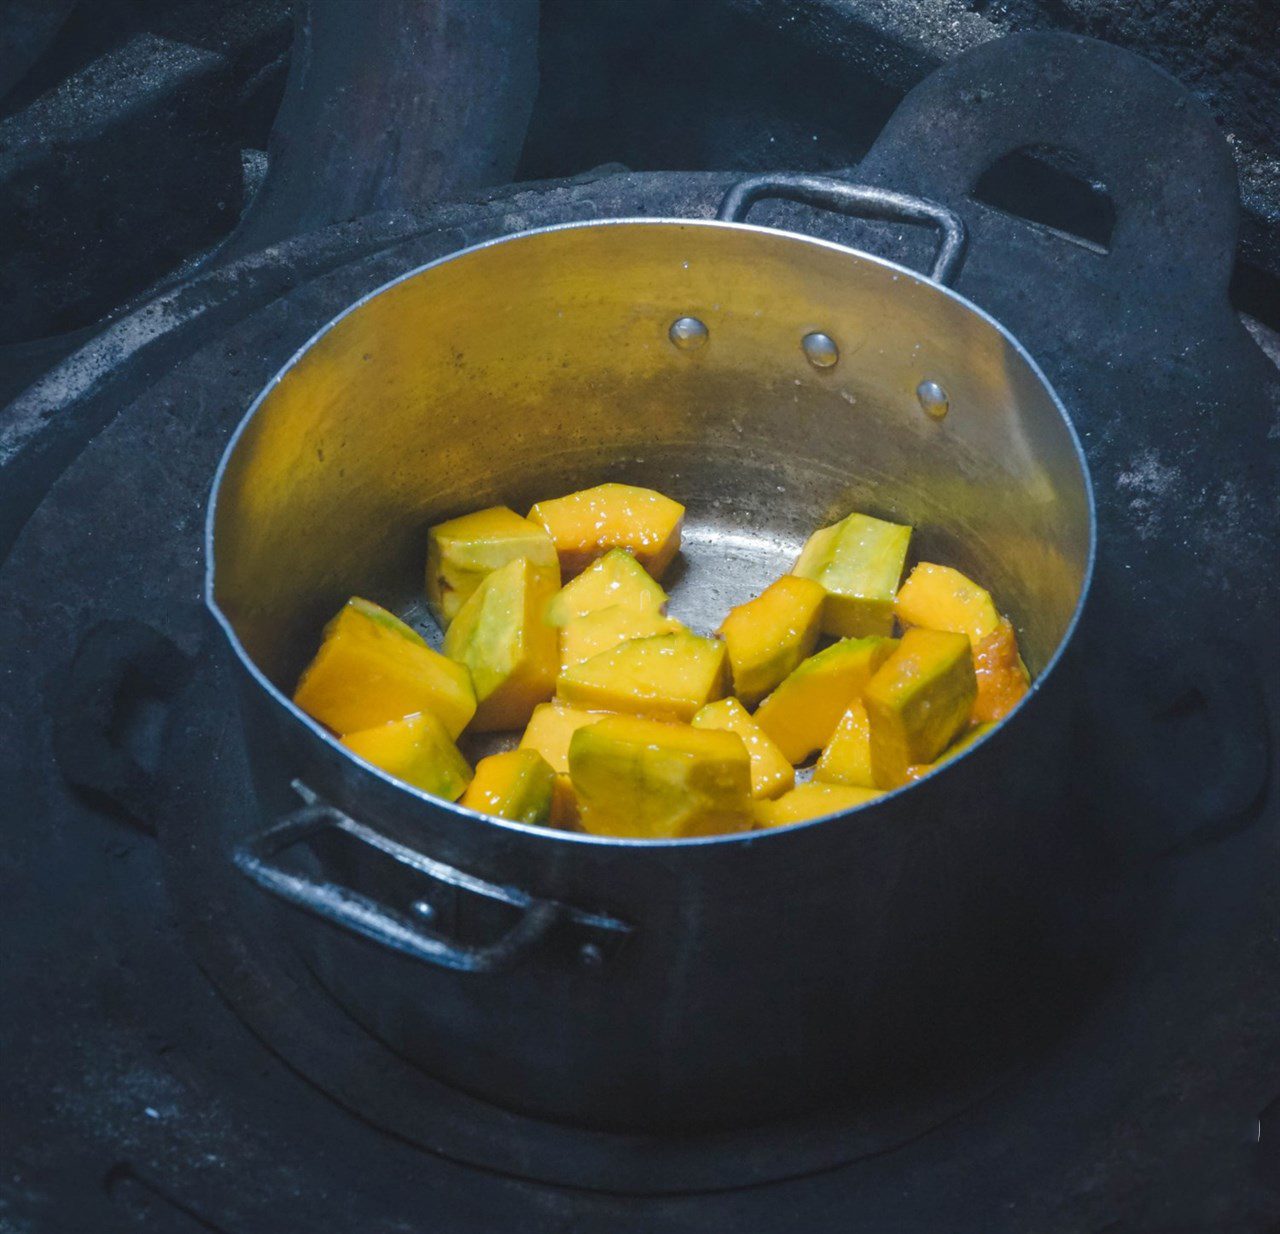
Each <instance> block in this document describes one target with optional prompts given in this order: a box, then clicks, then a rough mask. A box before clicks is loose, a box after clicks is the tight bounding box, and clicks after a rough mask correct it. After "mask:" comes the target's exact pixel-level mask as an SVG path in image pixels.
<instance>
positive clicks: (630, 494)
mask: <svg viewBox="0 0 1280 1234" xmlns="http://www.w3.org/2000/svg"><path fill="white" fill-rule="evenodd" d="M529 518H530V519H532V520H533V522H535V523H538V524H540V525H541V526H542V527H545V528H546V529H547V532H548V534H549V535H550V536H551V538H552V540H554V541H555V545H556V551H557V552H558V553H559V554H560V568H561V569H562V570H563V571H564V574H565V577H566V578H572V577H573V576H574V575H575V574H578V573H579V572H581V571H582V570H584V569H585V568H586V567H587V566H589V565H590V564H591V563H592V562H593V561H595V559H596V558H597V557H599V556H600V555H601V554H602V553H607V552H608V551H609V550H610V549H612V548H625V549H628V550H630V551H631V552H632V553H633V554H634V555H635V559H636V560H637V561H638V562H639V563H640V564H641V565H642V566H644V568H645V569H646V570H648V571H649V573H650V574H652V575H653V577H654V578H658V579H660V578H661V577H662V572H663V571H664V570H665V569H666V568H667V566H669V565H670V564H671V559H672V558H673V557H674V556H675V555H676V553H678V552H679V551H680V529H681V526H682V525H683V523H684V506H682V505H681V504H680V503H679V502H678V501H672V500H671V498H670V497H664V496H663V495H662V494H661V493H656V492H654V491H653V489H651V488H637V487H636V486H635V485H633V484H600V485H597V486H596V487H595V488H588V489H583V490H581V491H580V492H577V493H570V494H569V495H568V496H567V497H556V498H554V499H552V500H551V501H540V502H538V504H537V505H535V506H534V507H533V509H532V510H530V511H529Z"/></svg>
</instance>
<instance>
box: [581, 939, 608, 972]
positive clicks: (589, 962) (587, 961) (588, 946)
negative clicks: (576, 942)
mask: <svg viewBox="0 0 1280 1234" xmlns="http://www.w3.org/2000/svg"><path fill="white" fill-rule="evenodd" d="M578 961H579V963H581V965H582V966H583V968H599V967H600V965H602V964H603V963H604V952H603V951H601V950H600V948H599V947H598V946H597V945H596V944H595V943H583V944H582V946H581V947H580V948H579V949H578Z"/></svg>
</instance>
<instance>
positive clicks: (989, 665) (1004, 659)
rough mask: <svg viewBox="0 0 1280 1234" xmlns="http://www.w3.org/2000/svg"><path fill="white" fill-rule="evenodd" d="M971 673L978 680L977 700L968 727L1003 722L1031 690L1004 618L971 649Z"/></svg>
mask: <svg viewBox="0 0 1280 1234" xmlns="http://www.w3.org/2000/svg"><path fill="white" fill-rule="evenodd" d="M973 671H974V673H975V674H977V678H978V697H977V698H976V699H975V700H974V703H973V714H972V715H970V717H969V722H970V723H971V724H990V723H993V722H995V721H996V720H1003V719H1004V718H1005V716H1007V715H1008V714H1009V712H1011V711H1012V710H1013V709H1014V708H1015V707H1016V706H1017V705H1018V704H1019V703H1020V702H1021V701H1022V699H1023V697H1024V696H1025V695H1026V693H1027V691H1028V690H1029V689H1031V677H1030V675H1029V674H1028V673H1027V666H1026V665H1025V664H1023V662H1022V657H1021V656H1020V655H1019V654H1018V636H1017V635H1016V634H1015V633H1014V632H1013V625H1012V624H1011V623H1010V621H1009V619H1008V618H1007V617H1002V618H1001V619H1000V620H999V622H997V623H996V628H995V629H994V630H992V631H991V633H990V634H988V635H987V637H986V638H984V639H983V640H982V641H981V642H980V643H978V644H977V645H976V646H975V647H974V649H973Z"/></svg>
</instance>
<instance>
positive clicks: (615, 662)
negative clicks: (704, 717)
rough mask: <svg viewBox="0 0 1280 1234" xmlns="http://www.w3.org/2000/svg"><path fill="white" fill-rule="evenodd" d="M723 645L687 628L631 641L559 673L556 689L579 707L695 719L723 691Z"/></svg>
mask: <svg viewBox="0 0 1280 1234" xmlns="http://www.w3.org/2000/svg"><path fill="white" fill-rule="evenodd" d="M726 676H727V674H726V671H725V650H724V644H723V643H721V642H719V641H718V640H717V639H714V638H702V637H701V636H700V635H697V634H694V633H692V632H691V631H689V630H677V631H676V632H675V633H673V634H656V635H653V636H652V637H650V638H636V639H631V640H630V641H629V642H626V643H619V644H618V646H616V647H613V648H611V649H610V650H609V651H602V652H601V653H600V654H599V655H595V656H592V657H591V659H590V660H585V661H584V662H583V663H581V664H575V665H573V666H572V667H570V668H567V669H566V670H565V671H564V672H563V673H561V674H560V678H559V680H558V681H557V683H556V693H557V694H558V695H559V697H560V698H562V699H563V700H564V701H565V702H566V703H571V704H573V705H574V706H575V707H583V708H587V709H592V708H594V709H595V710H597V711H624V712H628V713H631V714H638V715H645V716H651V717H652V718H654V719H657V720H685V721H688V720H691V719H693V716H694V713H695V712H696V711H697V710H698V709H699V708H700V707H705V706H706V705H707V704H708V703H709V702H712V701H713V700H714V699H717V698H720V697H721V696H722V695H723V694H724V691H725V684H726V681H725V678H726Z"/></svg>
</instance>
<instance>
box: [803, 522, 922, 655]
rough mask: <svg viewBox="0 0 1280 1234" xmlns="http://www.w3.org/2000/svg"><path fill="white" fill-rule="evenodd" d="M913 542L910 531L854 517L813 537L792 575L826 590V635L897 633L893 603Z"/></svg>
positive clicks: (824, 606)
mask: <svg viewBox="0 0 1280 1234" xmlns="http://www.w3.org/2000/svg"><path fill="white" fill-rule="evenodd" d="M910 542H911V528H910V527H903V526H901V525H899V524H898V523H886V522H885V521H884V520H883V519H878V518H871V517H870V516H869V515H866V514H850V515H849V516H848V517H847V518H844V519H841V520H840V522H838V523H836V524H834V525H833V526H831V527H824V528H822V530H821V531H815V532H814V533H813V535H811V536H810V537H809V540H808V543H806V544H805V546H804V549H803V550H802V551H801V553H800V556H799V558H798V559H797V560H796V564H795V566H794V567H793V568H792V571H791V572H792V574H797V575H799V576H800V577H801V578H811V579H813V580H814V581H815V582H818V583H821V584H822V586H823V588H824V589H825V590H826V593H827V599H826V603H825V604H824V605H823V609H822V629H823V632H824V633H826V634H834V635H835V636H836V637H838V638H860V637H862V636H864V635H868V634H882V635H884V634H892V633H893V602H894V598H895V596H896V595H897V592H898V580H899V579H900V578H901V577H902V567H903V565H904V564H905V563H906V560H907V546H908V544H910Z"/></svg>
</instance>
